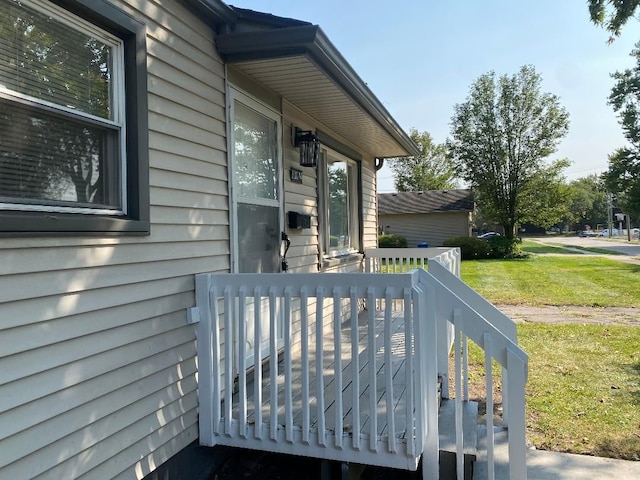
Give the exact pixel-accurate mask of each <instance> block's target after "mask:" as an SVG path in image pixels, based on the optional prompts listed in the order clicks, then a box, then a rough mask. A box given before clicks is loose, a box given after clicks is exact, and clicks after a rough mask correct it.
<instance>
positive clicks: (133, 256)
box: [0, 0, 471, 479]
mask: <svg viewBox="0 0 640 480" xmlns="http://www.w3.org/2000/svg"><path fill="white" fill-rule="evenodd" d="M0 11H2V15H1V16H0V235H2V237H3V238H2V241H1V242H0V265H2V268H1V270H0V344H1V345H2V346H1V348H0V477H1V478H14V479H26V478H38V479H39V478H51V479H53V478H56V479H58V478H64V479H70V478H78V477H82V478H96V479H104V478H143V477H145V476H147V475H150V476H160V475H161V473H159V472H162V471H164V473H163V474H162V475H163V477H162V478H179V477H180V476H182V477H183V478H192V477H191V473H190V472H191V470H190V468H191V467H192V466H193V465H195V464H196V461H195V460H194V459H195V458H196V456H197V455H198V452H200V455H201V458H202V452H201V450H199V449H198V448H196V447H195V445H196V444H197V440H198V396H197V371H198V365H197V362H196V346H195V341H196V334H195V327H194V325H191V324H188V323H187V309H188V308H189V307H192V306H193V305H194V302H195V300H194V274H196V273H200V272H279V271H281V268H282V263H281V260H282V258H281V252H282V251H284V249H283V248H282V247H283V245H282V239H281V236H282V233H281V232H284V234H286V235H287V236H288V238H289V239H290V242H291V245H290V248H289V249H288V255H287V258H286V261H287V263H288V268H289V271H292V272H318V271H325V272H326V271H360V270H362V257H363V255H362V252H363V251H364V250H365V249H366V248H371V247H375V246H376V243H377V231H378V225H377V219H376V210H377V205H376V165H378V164H379V162H380V161H379V159H380V158H384V157H398V156H404V155H417V154H418V152H417V149H416V146H415V145H414V144H413V142H412V141H411V140H410V138H409V137H408V136H407V134H406V133H405V132H404V131H403V130H402V129H401V128H400V127H399V125H398V124H397V123H396V122H395V121H394V119H393V118H392V117H391V116H390V115H389V113H388V112H387V110H386V109H385V108H384V106H383V105H382V103H381V102H380V101H379V100H378V99H377V98H376V97H375V96H374V95H373V93H372V92H371V91H370V90H369V88H368V87H367V86H366V84H365V82H364V81H363V80H362V79H360V78H359V77H358V75H357V74H356V73H355V72H354V71H353V69H352V68H351V67H350V66H349V64H348V63H347V62H346V60H345V59H344V58H343V57H342V55H340V53H339V52H338V51H337V50H336V49H335V47H334V46H333V45H332V44H331V42H330V41H329V40H328V39H327V37H326V36H325V35H324V33H323V32H322V30H320V29H319V28H318V27H317V26H314V25H311V24H309V23H306V22H301V21H297V20H291V19H286V18H279V17H275V16H272V15H268V14H262V13H256V12H252V11H247V10H242V9H235V8H231V7H228V6H227V5H225V4H223V3H222V2H220V1H218V0H182V1H178V0H164V1H159V0H157V1H153V0H149V1H139V0H54V1H46V0H37V1H36V0H33V1H31V0H21V1H19V2H18V1H16V0H0ZM296 128H300V129H302V130H303V131H308V132H310V134H311V135H307V137H306V138H305V139H306V140H308V141H309V143H308V144H307V146H306V149H307V154H305V155H303V158H302V161H303V163H304V162H313V161H314V160H317V166H316V167H313V168H307V167H302V166H301V147H300V146H295V145H294V143H293V137H294V133H295V129H296ZM318 141H319V143H318ZM316 148H318V155H317V156H314V149H316ZM309 152H310V153H309ZM465 205H466V204H465ZM465 208H466V207H465ZM470 210H471V207H469V208H468V210H467V212H468V211H470ZM289 212H293V213H292V214H291V215H290V214H289ZM295 214H299V215H295ZM437 215H440V214H437ZM442 215H444V216H445V217H446V218H449V217H451V218H453V216H454V215H450V214H448V213H443V214H442ZM455 215H461V214H460V213H457V214H455ZM461 223H462V222H461ZM393 228H394V227H392V231H393ZM465 228H466V227H465ZM432 230H433V229H432ZM462 230H463V229H462V227H461V228H460V229H459V230H455V233H456V234H462V233H459V232H462ZM428 231H429V230H428V229H427V230H426V232H428ZM448 232H451V233H447V235H445V236H453V234H454V229H450V230H448ZM465 232H466V230H465ZM397 233H401V232H400V231H398V232H397ZM440 238H441V237H439V236H438V237H430V236H424V237H422V236H418V237H416V241H417V240H427V241H430V242H433V243H439V242H440V241H441V240H440ZM442 238H444V237H442ZM179 452H181V453H180V455H176V454H179ZM204 457H205V458H207V461H209V460H208V457H207V455H204ZM169 459H172V461H171V462H168V463H167V464H166V465H163V464H165V462H167V461H168V460H169ZM167 465H173V466H171V467H168V466H167ZM176 465H180V466H176ZM163 469H165V470H163ZM167 472H170V473H167Z"/></svg>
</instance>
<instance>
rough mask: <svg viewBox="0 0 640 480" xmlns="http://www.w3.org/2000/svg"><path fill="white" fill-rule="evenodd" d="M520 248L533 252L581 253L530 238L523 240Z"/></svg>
mask: <svg viewBox="0 0 640 480" xmlns="http://www.w3.org/2000/svg"><path fill="white" fill-rule="evenodd" d="M522 249H523V250H524V251H525V252H528V253H535V254H544V253H557V254H561V255H582V254H581V253H580V252H573V251H571V250H567V249H566V248H562V247H556V246H551V245H547V244H544V243H539V242H534V241H532V240H523V241H522Z"/></svg>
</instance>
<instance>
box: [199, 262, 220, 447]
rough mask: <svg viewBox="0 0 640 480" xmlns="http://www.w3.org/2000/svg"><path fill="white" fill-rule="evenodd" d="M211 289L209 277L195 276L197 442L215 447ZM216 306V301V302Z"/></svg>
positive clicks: (215, 399) (215, 403)
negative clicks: (196, 312)
mask: <svg viewBox="0 0 640 480" xmlns="http://www.w3.org/2000/svg"><path fill="white" fill-rule="evenodd" d="M211 289H212V283H211V277H210V276H209V275H207V274H201V275H197V276H196V305H197V306H198V307H199V309H200V321H199V322H198V324H197V325H196V329H197V332H196V333H197V339H198V340H197V344H196V347H197V353H198V398H199V407H200V408H199V417H200V418H199V428H200V442H201V443H202V444H203V445H207V446H214V445H215V444H216V442H215V435H214V419H215V418H216V417H215V415H214V409H215V408H216V405H217V406H218V409H219V405H220V403H219V400H220V399H219V398H218V397H217V396H216V395H215V388H214V387H215V385H214V382H215V374H214V371H213V362H214V356H215V355H214V352H216V351H217V345H215V342H214V336H213V329H212V323H214V324H215V325H217V319H216V322H212V320H213V319H212V315H213V314H214V313H215V315H216V316H217V314H218V312H217V308H216V309H215V312H212V309H211V304H210V291H211ZM215 303H216V306H217V303H218V300H217V298H216V299H215Z"/></svg>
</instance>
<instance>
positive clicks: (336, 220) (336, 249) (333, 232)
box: [320, 150, 361, 257]
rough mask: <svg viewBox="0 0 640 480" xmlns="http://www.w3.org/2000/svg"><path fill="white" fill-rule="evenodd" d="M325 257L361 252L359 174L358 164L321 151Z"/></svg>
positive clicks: (343, 157) (330, 152)
mask: <svg viewBox="0 0 640 480" xmlns="http://www.w3.org/2000/svg"><path fill="white" fill-rule="evenodd" d="M320 172H321V173H322V176H321V179H322V180H321V185H322V187H321V204H322V220H321V221H322V224H321V236H322V243H323V245H322V247H323V251H324V255H325V256H327V257H337V256H342V255H347V254H351V253H355V252H358V251H359V250H360V227H359V226H360V214H359V212H360V202H361V201H360V193H359V192H360V188H359V183H360V181H361V180H360V173H359V168H358V162H357V161H355V160H352V159H351V158H348V157H345V156H344V155H341V154H339V153H337V152H335V151H331V150H323V152H322V158H321V162H320Z"/></svg>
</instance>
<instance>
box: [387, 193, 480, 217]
mask: <svg viewBox="0 0 640 480" xmlns="http://www.w3.org/2000/svg"><path fill="white" fill-rule="evenodd" d="M473 207H474V204H473V193H472V192H471V190H469V189H459V190H427V191H424V192H399V193H379V194H378V215H394V214H401V213H437V212H472V211H473V209H474V208H473Z"/></svg>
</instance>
